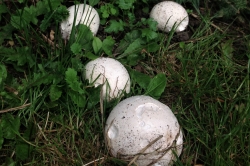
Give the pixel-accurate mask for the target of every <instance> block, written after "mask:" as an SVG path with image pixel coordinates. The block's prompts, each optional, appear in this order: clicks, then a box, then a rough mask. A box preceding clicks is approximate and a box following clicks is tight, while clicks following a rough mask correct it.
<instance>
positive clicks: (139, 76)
mask: <svg viewBox="0 0 250 166" xmlns="http://www.w3.org/2000/svg"><path fill="white" fill-rule="evenodd" d="M130 75H131V79H132V80H134V81H135V82H136V83H137V84H139V86H140V87H141V88H143V89H144V90H146V89H147V88H148V86H149V83H150V80H151V78H150V77H149V76H148V75H147V74H143V73H140V72H138V71H135V70H131V71H130Z"/></svg>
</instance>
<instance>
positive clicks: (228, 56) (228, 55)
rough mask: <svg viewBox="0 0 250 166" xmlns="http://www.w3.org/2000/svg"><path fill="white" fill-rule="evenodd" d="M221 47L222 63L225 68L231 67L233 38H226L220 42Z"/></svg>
mask: <svg viewBox="0 0 250 166" xmlns="http://www.w3.org/2000/svg"><path fill="white" fill-rule="evenodd" d="M221 49H222V53H223V56H222V59H223V60H222V63H223V64H224V65H225V66H226V67H227V68H231V66H233V61H232V57H233V51H234V48H233V40H232V39H231V40H227V41H225V42H224V43H221Z"/></svg>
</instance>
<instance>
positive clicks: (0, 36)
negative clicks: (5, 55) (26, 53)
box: [0, 24, 15, 52]
mask: <svg viewBox="0 0 250 166" xmlns="http://www.w3.org/2000/svg"><path fill="white" fill-rule="evenodd" d="M0 29H1V30H0V45H2V43H3V42H4V41H5V39H9V40H12V31H14V30H15V28H14V27H13V26H12V25H11V24H6V25H4V26H2V27H0ZM5 49H6V48H5ZM7 49H9V48H7ZM0 50H1V51H0V52H2V51H3V48H0ZM3 52H4V51H3Z"/></svg>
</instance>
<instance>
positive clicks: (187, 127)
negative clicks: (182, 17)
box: [0, 0, 250, 165]
mask: <svg viewBox="0 0 250 166" xmlns="http://www.w3.org/2000/svg"><path fill="white" fill-rule="evenodd" d="M176 2H178V3H180V4H182V5H183V6H184V7H185V8H186V9H187V11H188V15H189V26H188V27H187V29H186V30H185V31H183V32H175V30H174V28H173V29H171V30H170V32H169V33H163V32H161V31H158V30H157V23H156V21H154V20H153V19H152V18H149V12H150V10H151V9H152V6H153V5H154V4H155V3H156V2H155V1H152V0H142V1H136V0H117V1H108V0H103V1H100V0H89V1H86V0H84V1H83V0H80V1H64V0H40V1H30V0H15V1H14V0H13V1H9V0H0V106H1V108H0V165H91V164H97V165H127V164H128V163H127V162H125V161H123V160H121V158H119V155H118V156H117V157H112V156H111V155H110V152H109V149H107V147H106V146H105V141H104V138H105V135H104V134H103V131H104V128H105V121H106V119H107V117H108V115H109V113H110V112H111V110H112V109H113V108H114V106H115V105H117V103H118V102H120V101H121V100H123V99H125V98H127V97H130V96H135V95H147V96H151V97H153V98H154V99H158V100H160V101H161V102H163V103H164V104H166V105H168V106H169V107H170V108H171V110H172V111H173V113H174V114H175V116H176V117H177V119H178V122H179V124H180V126H182V131H183V138H184V139H183V141H184V142H183V152H182V154H181V156H180V157H179V158H178V159H177V161H176V162H175V165H249V163H250V158H249V156H250V147H249V146H250V145H249V142H250V140H249V139H250V128H249V126H250V114H249V111H250V96H249V94H250V88H249V80H250V78H249V77H250V68H249V67H250V44H249V43H250V36H249V34H250V32H249V22H250V20H249V18H250V17H249V15H250V11H249V8H250V4H249V2H248V1H247V0H240V1H236V0H222V1H213V0H212V1H208V0H205V1H199V0H178V1H176ZM78 3H82V4H89V5H91V6H93V7H95V9H97V12H98V13H99V16H100V27H99V31H98V33H97V34H96V35H95V36H93V34H92V32H91V30H90V29H89V27H88V26H86V25H82V24H79V25H76V26H74V27H73V28H72V31H71V35H70V38H69V39H68V40H64V39H62V36H61V31H60V23H61V22H62V21H63V20H65V19H66V18H67V17H68V16H69V13H68V10H67V8H68V7H69V6H72V5H75V4H78ZM75 34H77V35H75ZM98 57H109V58H113V59H116V60H118V61H119V62H120V63H122V64H123V65H124V66H125V67H126V69H127V70H128V73H129V75H130V80H131V89H130V92H129V93H128V94H126V95H124V96H123V97H122V98H118V99H115V100H112V101H110V102H107V101H105V100H103V98H102V97H100V94H101V87H100V86H99V87H97V88H96V87H95V86H94V84H89V82H88V81H87V80H85V79H84V78H83V77H82V73H83V70H84V68H85V66H86V64H87V63H88V62H90V61H91V60H94V59H96V58H98ZM128 162H131V161H128Z"/></svg>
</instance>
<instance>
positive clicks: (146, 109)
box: [105, 95, 183, 166]
mask: <svg viewBox="0 0 250 166" xmlns="http://www.w3.org/2000/svg"><path fill="white" fill-rule="evenodd" d="M105 140H106V144H107V146H108V148H109V150H110V152H111V154H112V155H113V156H114V157H118V158H121V159H124V160H130V161H131V160H132V161H133V160H134V159H136V158H137V157H138V158H137V160H136V161H135V162H136V164H137V165H139V166H146V165H153V164H154V165H155V166H156V165H157V166H168V165H171V164H172V163H173V161H175V160H176V157H175V154H176V155H177V156H179V155H180V154H181V151H182V144H183V134H182V131H181V127H180V125H179V123H178V121H177V119H176V117H175V115H174V114H173V112H172V111H171V109H170V108H169V107H168V106H166V105H165V104H163V103H161V102H159V101H158V100H155V99H153V98H152V97H149V96H143V95H142V96H133V97H130V98H127V99H125V100H123V101H121V102H120V103H118V105H116V106H115V107H114V109H113V110H112V111H111V113H110V114H109V117H108V119H107V121H106V126H105Z"/></svg>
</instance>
